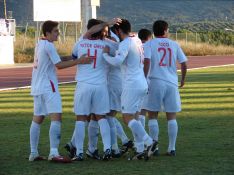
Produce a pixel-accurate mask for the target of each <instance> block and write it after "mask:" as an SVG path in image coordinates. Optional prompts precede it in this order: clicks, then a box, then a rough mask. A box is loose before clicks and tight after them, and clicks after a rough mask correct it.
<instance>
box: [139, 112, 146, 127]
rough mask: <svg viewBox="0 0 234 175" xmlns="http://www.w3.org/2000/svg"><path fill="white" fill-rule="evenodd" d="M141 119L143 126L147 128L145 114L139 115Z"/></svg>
mask: <svg viewBox="0 0 234 175" xmlns="http://www.w3.org/2000/svg"><path fill="white" fill-rule="evenodd" d="M139 120H140V122H141V124H142V126H143V127H144V128H145V116H144V115H139Z"/></svg>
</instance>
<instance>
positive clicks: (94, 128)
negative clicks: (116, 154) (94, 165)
mask: <svg viewBox="0 0 234 175" xmlns="http://www.w3.org/2000/svg"><path fill="white" fill-rule="evenodd" d="M98 135H99V125H98V121H97V120H96V119H95V115H94V114H91V118H90V122H89V125H88V138H89V141H88V149H87V151H86V155H87V156H88V157H90V158H94V159H97V160H100V159H101V157H100V156H99V154H98V149H97V144H98Z"/></svg>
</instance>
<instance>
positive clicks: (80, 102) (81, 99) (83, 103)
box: [72, 82, 94, 161]
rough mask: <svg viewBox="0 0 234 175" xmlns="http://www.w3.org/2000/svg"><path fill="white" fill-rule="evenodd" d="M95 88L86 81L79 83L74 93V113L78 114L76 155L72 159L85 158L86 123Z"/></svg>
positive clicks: (80, 159)
mask: <svg viewBox="0 0 234 175" xmlns="http://www.w3.org/2000/svg"><path fill="white" fill-rule="evenodd" d="M93 92H94V89H93V88H92V86H91V85H89V84H86V83H81V82H79V83H77V86H76V91H75V94H74V96H75V97H74V113H75V115H76V123H75V147H76V155H75V157H74V158H73V159H72V160H75V161H82V160H83V154H84V151H83V147H84V138H85V123H86V121H87V118H88V116H89V115H90V113H91V98H92V94H93Z"/></svg>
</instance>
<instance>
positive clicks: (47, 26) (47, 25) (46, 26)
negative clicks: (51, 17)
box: [42, 21, 59, 36]
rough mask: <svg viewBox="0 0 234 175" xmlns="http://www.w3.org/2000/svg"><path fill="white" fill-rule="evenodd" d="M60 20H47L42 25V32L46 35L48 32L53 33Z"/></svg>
mask: <svg viewBox="0 0 234 175" xmlns="http://www.w3.org/2000/svg"><path fill="white" fill-rule="evenodd" d="M58 24H59V23H58V22H56V21H45V22H44V23H43V25H42V32H43V35H44V36H46V32H49V33H51V32H52V30H53V28H55V27H57V26H58Z"/></svg>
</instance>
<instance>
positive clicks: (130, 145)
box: [121, 140, 133, 154]
mask: <svg viewBox="0 0 234 175" xmlns="http://www.w3.org/2000/svg"><path fill="white" fill-rule="evenodd" d="M132 147H133V141H131V140H129V141H128V142H127V143H125V144H123V145H122V148H121V153H122V154H124V153H126V152H127V151H128V149H130V148H132Z"/></svg>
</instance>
